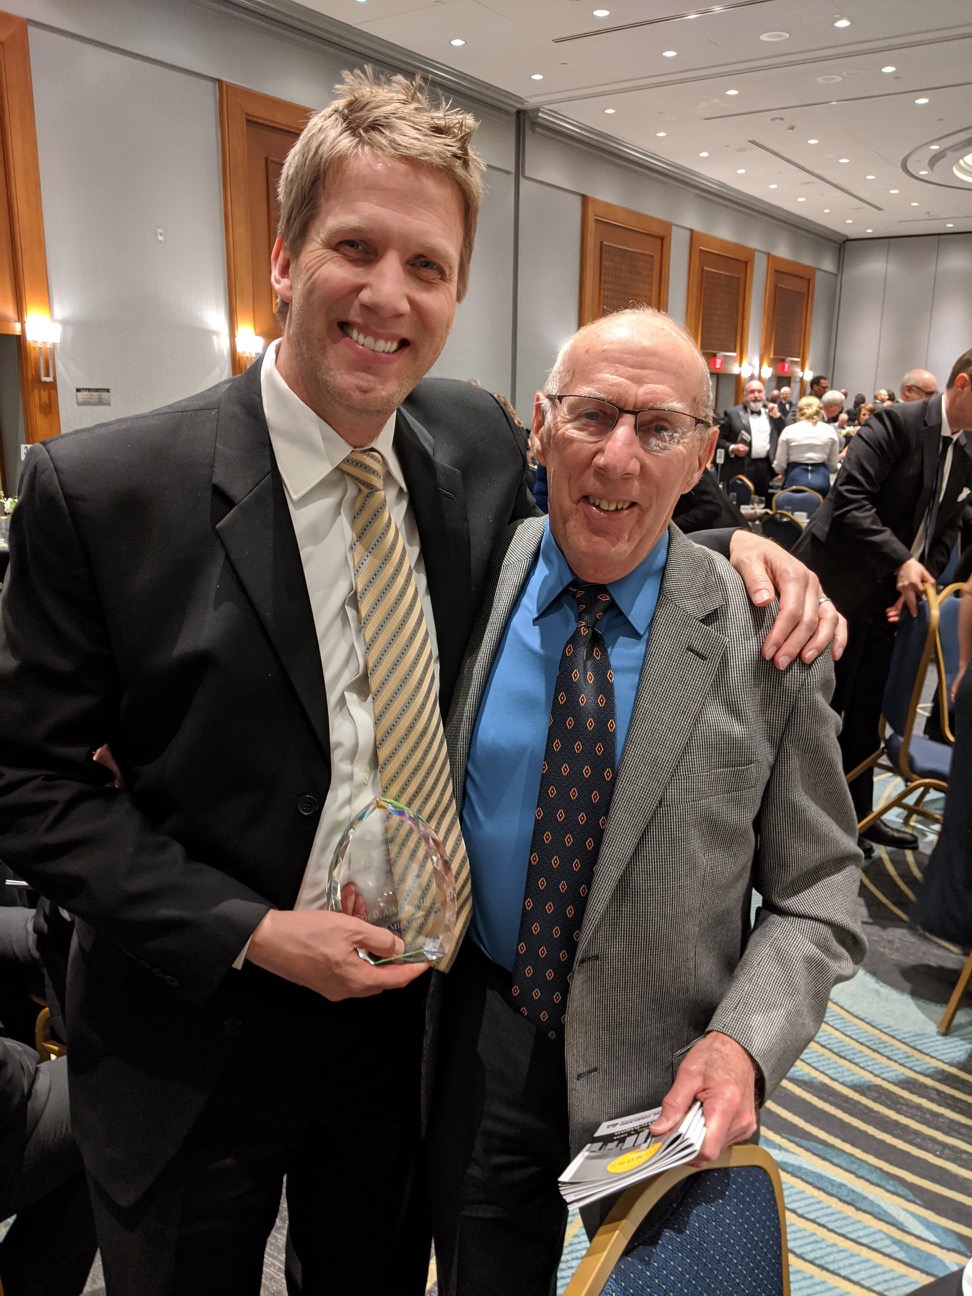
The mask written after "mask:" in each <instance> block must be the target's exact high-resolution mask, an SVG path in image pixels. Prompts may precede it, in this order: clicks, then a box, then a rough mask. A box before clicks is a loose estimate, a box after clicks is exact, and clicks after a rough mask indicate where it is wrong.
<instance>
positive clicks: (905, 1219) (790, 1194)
mask: <svg viewBox="0 0 972 1296" xmlns="http://www.w3.org/2000/svg"><path fill="white" fill-rule="evenodd" d="M761 1142H762V1144H763V1146H764V1147H766V1148H767V1149H768V1150H769V1151H770V1152H772V1154H773V1156H774V1157H775V1159H776V1161H777V1163H778V1164H779V1167H780V1171H781V1172H783V1173H785V1174H787V1175H789V1176H790V1177H791V1179H798V1180H800V1182H801V1184H803V1185H806V1186H807V1187H809V1188H814V1189H816V1190H817V1191H818V1192H821V1193H826V1194H827V1195H828V1197H829V1206H827V1207H824V1206H823V1205H822V1204H821V1203H820V1202H819V1201H817V1203H816V1206H815V1207H810V1206H805V1205H804V1204H803V1203H805V1202H807V1201H814V1200H815V1199H814V1198H812V1197H810V1196H809V1194H808V1193H807V1192H805V1191H804V1189H803V1188H802V1187H801V1186H800V1185H799V1184H797V1185H794V1184H792V1183H789V1182H787V1183H784V1185H783V1194H784V1197H785V1198H786V1203H787V1207H788V1208H789V1207H790V1206H791V1205H792V1207H793V1209H794V1210H795V1211H797V1212H798V1213H800V1214H803V1215H806V1216H808V1217H809V1218H813V1219H817V1220H818V1222H820V1223H824V1222H825V1221H824V1219H823V1216H822V1215H821V1216H819V1217H818V1216H817V1215H816V1214H813V1211H814V1210H829V1211H830V1212H831V1215H830V1217H829V1218H831V1219H832V1220H833V1221H835V1222H834V1223H831V1224H829V1225H828V1227H833V1228H835V1229H837V1230H838V1231H843V1230H844V1229H846V1230H847V1231H848V1232H850V1231H851V1230H852V1229H856V1227H857V1225H856V1224H855V1223H854V1221H853V1218H852V1216H851V1214H850V1211H861V1212H863V1213H864V1214H866V1215H867V1216H868V1217H869V1218H870V1219H871V1220H873V1225H872V1228H873V1230H874V1232H876V1233H878V1234H880V1233H881V1230H882V1226H883V1225H885V1224H890V1225H894V1226H895V1227H896V1228H898V1229H901V1230H902V1231H903V1232H906V1233H911V1234H913V1235H914V1236H915V1237H916V1238H921V1239H923V1240H925V1241H928V1242H931V1243H933V1244H934V1245H935V1246H940V1247H944V1248H945V1249H946V1250H949V1251H955V1252H956V1253H958V1254H959V1255H962V1254H964V1253H965V1252H966V1251H967V1250H968V1249H969V1248H970V1243H972V1221H970V1222H969V1229H968V1231H967V1233H966V1234H964V1235H963V1234H962V1233H960V1232H956V1231H955V1230H953V1229H951V1228H950V1227H949V1226H948V1225H947V1224H946V1223H945V1222H944V1221H943V1220H941V1219H939V1220H937V1221H936V1222H931V1221H929V1220H926V1219H925V1218H923V1217H922V1216H921V1215H918V1214H917V1213H916V1212H914V1211H912V1210H911V1209H909V1207H910V1206H912V1205H916V1204H919V1203H916V1202H914V1201H913V1200H908V1199H907V1198H906V1197H905V1196H904V1192H906V1191H907V1190H906V1189H905V1190H902V1186H901V1185H899V1184H898V1183H896V1182H895V1181H893V1180H891V1181H890V1187H889V1189H888V1190H889V1191H891V1192H894V1193H896V1194H898V1196H897V1197H896V1198H895V1200H894V1201H892V1202H888V1201H884V1200H883V1199H882V1198H880V1197H877V1196H875V1195H874V1194H873V1193H869V1192H868V1191H867V1188H866V1186H862V1187H857V1186H855V1185H854V1184H850V1183H845V1182H844V1181H843V1180H842V1181H840V1182H839V1183H838V1181H837V1180H836V1179H835V1177H834V1175H833V1174H832V1173H830V1172H828V1171H826V1170H819V1169H816V1168H814V1167H813V1166H810V1165H809V1164H807V1163H806V1162H803V1161H801V1160H800V1158H799V1157H798V1156H795V1155H794V1154H793V1153H792V1152H790V1151H789V1149H787V1148H784V1147H782V1146H781V1145H780V1144H778V1143H776V1142H775V1141H774V1140H773V1139H772V1137H771V1136H767V1137H766V1138H764V1139H762V1140H761ZM808 1150H810V1151H813V1152H814V1153H816V1154H818V1155H822V1154H823V1153H824V1151H825V1149H823V1148H821V1147H820V1146H819V1145H816V1146H811V1147H809V1148H808ZM866 1168H867V1169H871V1167H866ZM862 1177H863V1176H862ZM888 1182H889V1181H888V1180H887V1179H886V1180H885V1183H884V1184H883V1185H880V1186H884V1187H887V1186H888ZM838 1192H839V1196H838V1195H837V1194H838ZM847 1208H849V1210H848V1209H847ZM836 1221H845V1222H844V1223H838V1222H836ZM855 1235H856V1234H855Z"/></svg>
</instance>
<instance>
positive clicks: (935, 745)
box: [884, 733, 952, 783]
mask: <svg viewBox="0 0 972 1296" xmlns="http://www.w3.org/2000/svg"><path fill="white" fill-rule="evenodd" d="M884 745H885V748H886V749H887V753H888V756H889V758H890V760H891V762H892V763H893V764H894V765H895V766H897V765H898V764H899V757H900V756H901V748H902V746H903V743H902V738H901V735H900V734H896V733H889V734H888V735H887V736H886V738H885V740H884ZM908 764H909V765H910V766H911V768H912V770H914V773H915V775H916V777H917V778H935V779H942V780H943V781H944V782H946V783H947V782H948V776H949V773H950V772H951V769H952V749H951V747H949V746H947V744H945V743H940V742H935V741H934V740H933V739H931V738H926V737H924V735H923V734H916V733H913V734H912V735H911V745H910V746H909V748H908Z"/></svg>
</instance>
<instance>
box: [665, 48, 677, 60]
mask: <svg viewBox="0 0 972 1296" xmlns="http://www.w3.org/2000/svg"><path fill="white" fill-rule="evenodd" d="M677 55H678V50H662V58H676V57H677Z"/></svg>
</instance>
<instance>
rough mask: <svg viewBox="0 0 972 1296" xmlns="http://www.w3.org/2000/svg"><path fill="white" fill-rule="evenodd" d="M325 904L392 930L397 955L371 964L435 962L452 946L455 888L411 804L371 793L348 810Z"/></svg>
mask: <svg viewBox="0 0 972 1296" xmlns="http://www.w3.org/2000/svg"><path fill="white" fill-rule="evenodd" d="M327 891H328V908H329V909H331V910H332V911H334V912H335V913H344V914H349V915H351V916H353V917H355V918H361V919H363V920H364V921H365V922H369V923H372V924H373V925H374V926H375V927H384V928H387V929H388V930H390V931H393V932H395V933H396V935H398V936H400V937H401V939H402V940H403V941H404V942H405V950H404V952H403V953H402V954H398V955H396V956H395V957H394V958H392V959H377V958H375V957H374V956H373V955H371V954H368V953H367V952H366V951H364V950H359V951H358V953H359V954H360V955H361V957H362V958H363V959H365V960H366V961H367V962H369V963H375V964H379V963H392V962H397V963H438V962H439V961H440V960H441V959H443V958H445V956H446V955H447V954H448V952H449V950H450V949H451V948H452V942H453V939H454V937H455V928H456V888H455V882H454V880H453V876H452V867H451V864H450V862H449V859H448V858H447V856H446V854H445V851H444V850H443V849H442V843H441V842H440V841H439V839H438V837H437V836H436V835H435V833H434V832H433V831H432V829H431V828H430V827H429V825H428V824H427V823H426V822H425V820H424V819H422V818H420V817H419V816H418V815H417V814H415V812H414V811H412V810H409V808H408V807H407V806H404V805H401V804H400V803H399V802H398V801H392V800H391V799H390V798H388V797H382V796H379V797H373V798H372V800H371V801H369V802H368V804H367V805H366V806H365V808H364V809H363V810H361V811H360V812H359V813H358V814H356V815H355V816H354V818H353V819H352V820H351V822H350V823H349V824H348V826H347V827H346V828H345V830H344V832H343V833H342V834H341V840H340V841H339V842H338V844H337V848H336V849H335V851H334V858H333V860H332V861H331V868H330V871H329V873H328V887H327Z"/></svg>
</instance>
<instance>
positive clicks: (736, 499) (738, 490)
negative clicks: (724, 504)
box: [726, 473, 756, 508]
mask: <svg viewBox="0 0 972 1296" xmlns="http://www.w3.org/2000/svg"><path fill="white" fill-rule="evenodd" d="M726 494H727V495H728V496H729V498H730V499H731V500H732V502H733V503H734V504H735V505H736V507H737V508H742V506H743V505H744V504H751V503H752V502H753V496H754V495H755V494H756V491H755V488H754V487H753V483H752V482H751V481H750V480H749V478H748V477H744V476H743V475H742V473H739V474H738V475H737V476H735V477H730V478H729V480H728V481H727V482H726Z"/></svg>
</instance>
